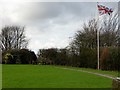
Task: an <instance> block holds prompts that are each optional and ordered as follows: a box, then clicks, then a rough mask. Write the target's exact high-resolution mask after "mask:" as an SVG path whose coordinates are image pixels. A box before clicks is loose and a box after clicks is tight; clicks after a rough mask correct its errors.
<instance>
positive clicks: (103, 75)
mask: <svg viewBox="0 0 120 90" xmlns="http://www.w3.org/2000/svg"><path fill="white" fill-rule="evenodd" d="M56 68H60V67H56ZM60 69H66V70H73V71H79V72H85V73H89V74H95V75H98V76H102V77H106V78H110V79H115V77H112V76H109V75H105V74H100V73H95V72H90V71H85V70H76V69H70V68H62V67H61V68H60Z"/></svg>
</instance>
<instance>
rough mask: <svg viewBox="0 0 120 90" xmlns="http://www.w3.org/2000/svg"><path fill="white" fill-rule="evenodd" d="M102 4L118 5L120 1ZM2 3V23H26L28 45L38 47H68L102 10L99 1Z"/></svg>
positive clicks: (0, 12)
mask: <svg viewBox="0 0 120 90" xmlns="http://www.w3.org/2000/svg"><path fill="white" fill-rule="evenodd" d="M102 4H105V5H107V6H110V7H113V8H115V9H116V8H117V3H102ZM1 5H2V9H0V14H2V17H0V20H1V19H2V21H3V22H2V24H3V25H9V24H11V25H12V24H16V25H21V26H24V25H25V26H26V35H27V37H28V38H29V39H30V43H29V46H28V48H29V49H32V50H35V51H37V50H38V49H40V48H49V47H59V48H62V47H66V46H67V45H68V44H69V41H70V40H69V37H72V36H74V33H75V32H76V31H77V30H78V29H79V28H81V27H82V26H81V25H82V24H83V23H84V22H85V21H87V20H89V19H90V18H92V17H95V16H96V15H97V14H98V12H97V7H96V3H95V2H24V3H23V2H19V3H7V2H6V3H2V4H0V7H1ZM0 25H1V22H0Z"/></svg>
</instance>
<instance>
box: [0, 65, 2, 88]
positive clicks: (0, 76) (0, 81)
mask: <svg viewBox="0 0 120 90" xmlns="http://www.w3.org/2000/svg"><path fill="white" fill-rule="evenodd" d="M1 88H2V65H1V64H0V89H1Z"/></svg>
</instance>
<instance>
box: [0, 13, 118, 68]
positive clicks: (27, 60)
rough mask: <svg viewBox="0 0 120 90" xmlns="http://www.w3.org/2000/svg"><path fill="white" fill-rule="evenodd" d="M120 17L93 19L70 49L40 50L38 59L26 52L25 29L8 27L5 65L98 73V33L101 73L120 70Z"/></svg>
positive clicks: (5, 30) (3, 40)
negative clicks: (74, 68) (64, 67)
mask: <svg viewBox="0 0 120 90" xmlns="http://www.w3.org/2000/svg"><path fill="white" fill-rule="evenodd" d="M119 26H120V25H119V22H118V14H115V15H111V16H109V17H107V18H106V17H103V19H96V18H93V19H90V20H89V21H88V22H87V23H84V24H83V26H81V28H80V29H79V30H78V31H77V32H76V33H75V35H74V37H72V39H71V42H70V43H69V45H68V46H67V47H66V48H62V49H58V48H49V49H39V51H38V54H37V57H36V55H35V53H34V52H33V51H31V50H28V49H26V47H27V44H28V39H27V38H26V36H25V33H24V30H25V28H24V27H20V26H5V27H4V28H3V29H2V32H1V34H0V37H1V39H0V41H1V43H2V44H1V49H2V56H3V57H2V63H6V64H7V63H11V64H16V63H19V64H42V65H67V66H74V67H83V68H94V69H97V32H98V31H99V38H100V69H102V70H119V69H120V67H119V66H120V27H119Z"/></svg>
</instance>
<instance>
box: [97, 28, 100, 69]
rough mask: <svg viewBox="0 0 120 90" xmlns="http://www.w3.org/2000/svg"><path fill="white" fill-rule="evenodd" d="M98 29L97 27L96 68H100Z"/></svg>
mask: <svg viewBox="0 0 120 90" xmlns="http://www.w3.org/2000/svg"><path fill="white" fill-rule="evenodd" d="M99 51H100V50H99V29H97V59H98V70H99V69H100V60H99V54H100V53H99Z"/></svg>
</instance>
